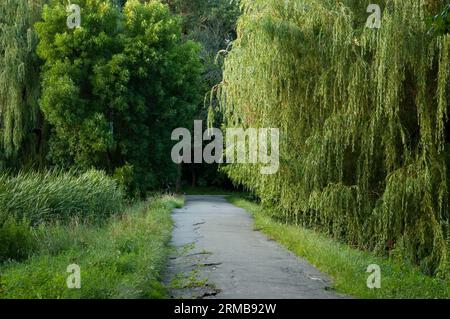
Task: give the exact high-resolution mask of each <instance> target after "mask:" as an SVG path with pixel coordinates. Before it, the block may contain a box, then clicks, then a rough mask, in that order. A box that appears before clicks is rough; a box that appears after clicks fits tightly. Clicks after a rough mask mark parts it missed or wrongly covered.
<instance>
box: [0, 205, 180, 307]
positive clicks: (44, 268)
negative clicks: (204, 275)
mask: <svg viewBox="0 0 450 319" xmlns="http://www.w3.org/2000/svg"><path fill="white" fill-rule="evenodd" d="M180 205H182V201H181V200H180V199H178V198H173V197H163V198H152V199H151V200H150V201H149V202H148V203H142V204H139V205H137V206H135V207H132V208H130V209H128V210H127V211H126V212H125V213H124V214H122V215H120V216H115V217H113V218H111V219H110V220H109V221H108V222H107V223H105V224H104V225H98V224H96V225H92V224H85V223H84V224H83V223H73V224H69V225H58V224H50V225H47V226H46V227H40V228H38V229H37V230H35V231H34V232H33V240H34V241H36V247H35V251H34V256H33V257H32V258H30V259H28V260H27V261H25V262H23V263H15V262H11V263H5V264H3V265H0V299H2V298H55V299H56V298H77V299H78V298H82V299H86V298H93V299H95V298H102V299H103V298H162V297H165V290H164V287H163V286H162V285H161V277H162V273H163V270H164V266H165V263H166V260H167V257H168V253H169V252H170V249H169V247H168V243H169V240H170V234H171V230H172V220H171V218H170V212H171V210H172V209H173V208H175V207H180ZM0 237H1V235H0ZM73 263H75V264H77V265H79V266H80V270H81V289H67V285H66V279H67V277H68V275H69V274H68V273H67V272H66V269H67V266H68V265H70V264H73Z"/></svg>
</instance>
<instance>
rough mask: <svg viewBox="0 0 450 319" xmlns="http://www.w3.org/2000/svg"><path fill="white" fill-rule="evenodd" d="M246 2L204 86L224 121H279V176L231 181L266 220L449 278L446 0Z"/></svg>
mask: <svg viewBox="0 0 450 319" xmlns="http://www.w3.org/2000/svg"><path fill="white" fill-rule="evenodd" d="M371 2H374V1H356V0H343V1H334V0H320V1H319V0H289V1H280V0H244V1H242V9H243V12H244V13H243V16H242V17H241V19H240V21H239V30H238V39H237V40H236V41H235V43H234V45H233V49H232V50H231V52H229V53H228V55H227V57H226V59H225V62H224V63H225V64H224V80H223V82H222V83H221V85H220V86H219V87H218V88H217V89H216V90H215V91H214V92H216V94H217V97H218V99H219V100H220V101H221V103H220V107H221V111H222V112H223V114H224V120H225V123H226V125H227V126H236V125H244V126H246V127H279V128H280V129H281V131H282V134H281V135H282V136H281V138H282V142H281V149H280V156H281V158H280V162H281V166H280V170H279V172H278V173H277V174H276V175H273V176H263V175H260V173H259V169H258V167H254V166H250V165H230V166H228V167H226V170H227V172H228V174H229V176H230V177H231V178H232V179H233V180H234V181H235V182H238V183H242V184H244V185H245V186H246V187H248V188H249V189H251V190H253V191H254V192H255V193H256V194H257V195H259V196H260V197H261V198H262V200H263V202H265V203H266V204H271V205H274V206H275V208H274V209H273V211H274V214H275V215H276V217H279V218H280V219H282V220H285V221H290V222H295V223H298V224H301V225H303V226H307V227H312V228H316V229H319V230H321V231H323V232H326V233H328V234H329V235H331V236H334V237H335V238H337V239H339V240H342V241H345V242H348V243H350V244H352V245H355V246H358V247H361V248H364V249H371V250H375V251H378V252H380V253H389V254H391V255H394V256H400V257H402V258H403V257H407V258H408V259H409V260H410V261H412V262H414V263H417V264H419V265H420V266H421V267H422V269H423V270H424V271H426V272H428V273H433V274H440V275H442V274H444V273H445V272H446V271H448V267H449V266H448V265H449V263H448V259H447V258H448V256H449V251H448V247H449V245H448V241H449V210H448V196H449V194H448V177H447V175H448V174H449V173H448V171H447V167H448V164H449V163H450V150H449V147H450V144H449V142H450V135H449V133H448V131H447V128H448V124H447V122H448V114H447V109H448V100H449V96H450V87H449V86H450V60H449V48H450V35H442V36H435V35H432V34H430V33H429V32H428V30H429V26H428V25H427V22H426V21H427V17H429V16H431V15H433V14H435V13H436V11H435V10H438V9H439V8H440V9H442V8H443V7H444V5H445V2H446V1H439V0H437V1H431V0H428V1H426V0H383V1H381V0H380V1H376V2H377V3H378V4H379V6H380V7H381V11H382V20H381V28H379V29H370V28H366V27H365V25H366V20H367V17H368V16H369V15H370V13H367V12H366V9H367V6H368V5H369V4H370V3H371Z"/></svg>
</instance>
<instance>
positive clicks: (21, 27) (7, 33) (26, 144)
mask: <svg viewBox="0 0 450 319" xmlns="http://www.w3.org/2000/svg"><path fill="white" fill-rule="evenodd" d="M44 2H45V1H44V0H2V1H1V2H0V162H1V161H2V159H3V161H4V162H5V161H7V162H8V163H10V164H14V162H15V163H16V165H17V164H18V163H19V162H20V163H22V164H25V162H26V157H25V156H24V155H27V157H28V159H29V160H30V162H31V163H29V164H30V165H32V162H33V161H34V160H36V159H37V158H36V156H35V155H37V154H36V153H38V150H37V149H36V148H37V147H39V144H40V143H39V139H40V137H41V135H42V132H41V130H40V129H37V128H36V127H37V126H39V124H42V123H41V122H42V119H41V117H40V114H39V106H38V97H39V93H40V90H39V61H38V58H37V55H36V53H35V48H36V44H37V39H36V35H35V30H34V27H33V25H34V23H35V22H36V21H38V20H39V17H40V12H41V7H42V4H43V3H44ZM1 166H2V165H1V163H0V167H1Z"/></svg>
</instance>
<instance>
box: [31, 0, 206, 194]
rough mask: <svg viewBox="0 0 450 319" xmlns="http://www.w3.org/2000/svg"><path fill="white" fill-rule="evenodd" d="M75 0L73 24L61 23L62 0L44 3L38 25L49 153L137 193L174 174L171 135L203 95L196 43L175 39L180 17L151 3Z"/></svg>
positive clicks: (53, 158) (58, 161) (58, 160)
mask: <svg viewBox="0 0 450 319" xmlns="http://www.w3.org/2000/svg"><path fill="white" fill-rule="evenodd" d="M73 2H74V3H77V4H79V5H80V7H81V17H82V19H81V27H80V28H75V29H73V30H70V29H68V27H67V26H66V20H67V13H66V7H65V4H66V2H65V1H63V0H54V1H51V3H50V4H49V5H48V6H46V7H45V8H44V13H43V22H40V23H38V24H37V30H38V35H39V39H40V43H39V46H38V54H39V56H40V57H41V58H42V59H43V60H44V61H45V65H44V68H43V81H42V87H43V94H42V99H41V108H42V111H43V113H44V114H45V116H46V118H47V120H48V121H49V122H50V123H51V125H52V128H53V135H52V138H51V141H50V153H49V157H50V159H51V161H52V162H53V163H54V164H56V165H59V166H63V167H64V166H77V167H81V168H88V167H91V166H94V167H96V168H101V169H105V170H107V171H108V172H110V173H111V174H115V175H116V176H117V177H118V178H119V179H120V180H122V181H127V186H128V188H129V190H130V191H131V192H133V193H138V194H140V195H143V194H144V193H145V192H146V191H147V190H149V189H151V188H154V187H158V186H159V185H160V184H161V183H162V182H164V181H165V180H166V179H169V180H175V179H176V177H177V169H176V166H175V165H174V164H173V163H172V161H171V158H170V148H171V146H172V141H171V139H170V134H171V132H172V130H173V129H174V128H176V127H179V126H185V125H186V122H187V120H188V119H190V118H191V117H192V113H193V112H194V111H195V108H196V106H197V105H198V103H199V100H200V99H201V96H200V94H199V90H198V87H199V76H200V73H201V64H200V61H199V58H198V51H199V48H198V46H197V45H196V44H194V43H193V42H191V41H187V42H183V41H182V39H181V27H180V23H179V20H178V19H177V18H175V17H174V16H173V15H172V14H171V13H170V12H169V9H168V8H167V6H165V5H163V4H161V3H160V2H158V1H152V2H149V3H145V4H141V3H140V2H139V1H137V0H131V1H128V2H127V3H126V5H125V6H124V8H123V9H121V8H120V7H119V6H116V5H114V4H113V3H111V2H110V1H101V0H93V1H92V0H91V1H88V0H80V1H73ZM124 175H125V176H124Z"/></svg>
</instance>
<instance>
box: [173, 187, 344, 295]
mask: <svg viewBox="0 0 450 319" xmlns="http://www.w3.org/2000/svg"><path fill="white" fill-rule="evenodd" d="M173 218H174V222H175V228H174V232H173V239H172V244H173V245H174V246H175V247H176V248H177V249H176V253H174V255H173V256H172V258H171V259H170V263H169V268H168V274H167V278H166V283H167V284H168V285H169V287H170V293H171V297H173V298H232V299H237V298H249V299H269V298H275V299H283V298H294V299H303V298H308V299H309V298H342V296H339V295H337V294H336V293H335V292H333V291H332V290H330V289H329V287H330V286H331V281H330V279H329V278H327V277H326V276H325V275H324V274H322V273H321V272H320V271H319V270H317V269H316V268H315V267H314V266H312V265H311V264H309V263H308V262H307V261H305V260H303V259H301V258H298V257H297V256H295V255H294V254H292V253H290V252H289V251H287V250H286V249H285V248H283V247H281V246H280V245H279V244H278V243H276V242H274V241H271V240H270V239H268V238H267V237H266V236H265V235H264V234H262V233H261V232H259V231H256V230H254V227H253V220H252V217H251V216H250V214H248V213H247V212H246V211H245V210H243V209H241V208H238V207H236V206H234V205H232V204H230V203H228V202H227V200H226V198H225V197H224V196H206V195H205V196H203V195H202V196H187V198H186V205H185V206H184V207H183V208H181V209H176V210H175V211H174V213H173Z"/></svg>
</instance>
